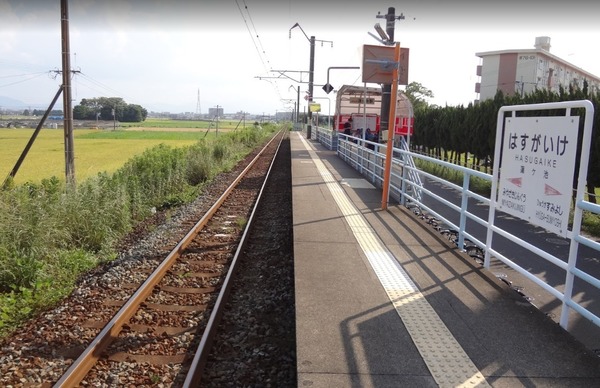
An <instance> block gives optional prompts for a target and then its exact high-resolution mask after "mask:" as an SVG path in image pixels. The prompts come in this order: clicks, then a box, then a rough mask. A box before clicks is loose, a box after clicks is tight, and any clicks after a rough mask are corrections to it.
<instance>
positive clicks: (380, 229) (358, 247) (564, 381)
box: [290, 132, 600, 388]
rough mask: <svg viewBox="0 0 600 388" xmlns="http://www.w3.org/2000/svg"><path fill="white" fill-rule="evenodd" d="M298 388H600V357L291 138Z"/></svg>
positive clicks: (349, 173) (320, 151)
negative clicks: (385, 207)
mask: <svg viewBox="0 0 600 388" xmlns="http://www.w3.org/2000/svg"><path fill="white" fill-rule="evenodd" d="M290 141H291V149H292V184H293V217H294V220H293V223H294V260H295V282H296V285H295V287H296V330H297V363H298V366H297V368H298V386H299V387H376V388H383V387H437V386H443V387H455V386H477V387H484V386H494V387H537V386H539V387H594V386H596V387H600V357H598V356H596V355H595V354H594V353H593V352H592V351H591V350H589V349H587V348H586V347H585V346H583V344H581V343H580V342H578V341H577V340H576V339H575V338H574V337H573V336H571V335H570V334H569V333H567V332H566V331H565V330H563V329H562V328H561V327H560V326H558V325H557V324H556V323H554V322H553V321H552V320H551V319H549V318H548V317H547V316H546V315H544V314H543V313H541V312H540V311H539V310H537V309H536V308H535V307H534V306H532V305H531V304H530V303H528V302H527V301H526V300H525V299H523V298H522V297H521V296H520V295H519V294H518V293H516V292H515V291H513V290H512V289H510V288H509V287H508V286H507V285H506V284H504V283H503V282H502V281H500V280H499V279H498V278H497V277H496V276H494V274H493V273H490V272H488V271H487V270H485V269H483V268H482V267H481V266H480V265H479V264H477V263H476V262H475V261H474V260H473V259H472V258H470V257H469V256H468V255H466V254H464V253H462V252H460V251H458V250H457V249H455V248H454V247H453V246H452V245H451V244H450V243H449V242H448V241H446V240H445V239H444V238H443V236H441V235H440V234H439V233H438V232H436V231H435V230H434V229H433V228H431V227H430V226H429V225H427V224H426V223H425V222H424V221H422V220H420V219H419V218H417V217H416V216H414V215H413V214H412V212H410V211H408V210H407V209H406V208H404V207H401V206H398V205H394V204H390V205H389V206H388V209H387V210H382V206H381V196H382V193H381V190H380V189H377V188H375V187H374V186H373V185H371V184H370V183H369V182H367V181H366V180H364V179H363V178H362V176H361V175H360V174H359V173H358V172H357V171H355V170H354V169H352V168H351V167H350V166H348V165H347V164H345V163H344V162H343V161H342V160H341V159H339V158H338V157H337V156H336V154H335V152H334V151H329V150H326V149H325V148H323V147H322V146H321V145H320V144H318V143H317V142H316V141H314V140H307V139H306V138H305V137H304V135H303V134H302V133H300V132H293V133H292V134H291V136H290Z"/></svg>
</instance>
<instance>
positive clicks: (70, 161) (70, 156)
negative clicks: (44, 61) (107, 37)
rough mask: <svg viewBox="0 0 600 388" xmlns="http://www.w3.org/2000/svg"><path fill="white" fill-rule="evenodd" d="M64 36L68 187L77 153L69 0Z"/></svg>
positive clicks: (62, 8) (64, 8)
mask: <svg viewBox="0 0 600 388" xmlns="http://www.w3.org/2000/svg"><path fill="white" fill-rule="evenodd" d="M60 14H61V34H62V77H63V85H62V87H63V115H64V116H63V117H64V133H65V177H66V180H67V186H71V187H73V186H75V151H74V147H73V143H74V142H73V110H72V109H71V49H70V44H69V6H68V0H61V1H60Z"/></svg>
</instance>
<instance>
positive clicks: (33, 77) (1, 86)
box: [0, 71, 49, 88]
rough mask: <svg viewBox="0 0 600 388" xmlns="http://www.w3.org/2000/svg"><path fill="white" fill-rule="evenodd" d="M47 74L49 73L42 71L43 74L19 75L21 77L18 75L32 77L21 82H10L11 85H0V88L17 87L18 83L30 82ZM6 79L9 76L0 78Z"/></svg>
mask: <svg viewBox="0 0 600 388" xmlns="http://www.w3.org/2000/svg"><path fill="white" fill-rule="evenodd" d="M48 73H49V72H47V71H44V72H41V73H32V74H21V75H19V77H22V76H26V75H32V77H29V78H26V79H22V80H19V81H15V82H11V83H8V84H3V85H0V88H4V87H8V86H13V85H17V84H20V83H23V82H27V81H31V80H32V79H35V78H38V77H40V76H42V75H44V74H48ZM8 77H10V76H5V77H0V78H8ZM15 77H17V76H15Z"/></svg>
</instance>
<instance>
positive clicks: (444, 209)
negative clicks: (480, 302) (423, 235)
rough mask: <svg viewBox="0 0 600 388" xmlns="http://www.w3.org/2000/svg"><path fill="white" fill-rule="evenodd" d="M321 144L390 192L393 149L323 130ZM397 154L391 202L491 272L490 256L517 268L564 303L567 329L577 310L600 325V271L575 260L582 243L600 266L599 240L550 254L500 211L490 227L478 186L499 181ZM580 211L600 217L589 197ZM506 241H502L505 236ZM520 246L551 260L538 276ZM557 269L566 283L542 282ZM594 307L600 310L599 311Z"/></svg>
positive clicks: (486, 201)
mask: <svg viewBox="0 0 600 388" xmlns="http://www.w3.org/2000/svg"><path fill="white" fill-rule="evenodd" d="M317 140H318V141H319V142H320V143H321V144H323V145H324V146H325V147H327V148H328V149H330V150H335V151H336V152H337V155H338V156H339V157H340V158H341V159H343V160H344V161H345V162H346V163H348V164H349V165H350V166H352V167H353V168H354V169H356V170H357V171H359V172H360V173H361V174H362V175H363V176H364V177H365V178H366V179H367V180H368V181H370V182H371V183H372V184H373V185H374V186H376V187H379V188H381V187H382V185H383V176H384V163H385V155H386V145H384V144H379V143H374V142H370V141H365V140H362V139H360V138H356V137H352V136H348V135H344V134H342V133H336V132H332V131H325V130H320V129H319V128H317ZM392 154H393V160H392V169H391V176H390V189H389V193H390V198H392V199H395V200H396V201H398V203H400V204H402V205H404V206H406V207H409V208H412V209H414V211H415V212H416V213H417V212H418V213H419V214H426V215H427V217H426V218H427V219H428V220H429V221H430V223H433V224H434V226H435V227H436V229H438V230H439V231H440V232H442V233H446V234H448V236H450V237H452V241H454V242H455V243H456V245H457V247H459V248H460V249H462V250H465V251H467V252H468V253H469V254H470V255H471V256H473V257H477V258H478V261H479V262H480V263H481V264H482V265H484V266H485V267H486V268H487V269H490V260H485V259H484V258H485V257H486V256H488V257H489V256H490V255H492V256H493V258H494V259H497V260H500V261H501V262H503V263H504V264H506V265H507V266H509V267H511V268H513V269H514V270H515V271H516V272H518V273H520V274H522V275H523V276H525V277H526V278H528V279H529V280H531V281H533V282H534V283H536V284H537V285H539V286H540V287H542V288H543V289H544V290H546V291H547V292H549V293H550V294H551V295H553V296H554V297H555V298H557V299H558V300H560V301H561V302H562V304H563V306H562V311H561V319H560V322H559V323H560V325H561V326H562V327H563V328H565V329H567V328H568V318H567V317H568V313H569V309H572V310H574V311H576V312H577V313H579V314H581V315H582V316H583V317H585V318H586V319H588V320H590V321H591V322H592V323H594V324H595V325H596V326H599V327H600V318H599V315H598V314H600V307H598V305H597V301H598V300H600V273H596V269H597V267H591V269H590V267H589V266H588V267H587V269H586V267H585V266H584V260H582V259H581V256H583V255H584V254H581V252H580V255H579V261H578V260H577V259H575V260H573V259H571V260H569V257H571V256H572V255H573V253H575V254H576V255H577V246H578V245H579V244H581V245H583V246H585V247H587V248H589V249H591V253H590V252H589V251H588V252H587V253H585V255H587V256H590V255H591V256H592V257H595V258H596V260H597V259H598V258H599V257H600V254H599V253H600V244H599V243H598V242H596V241H594V240H592V239H590V238H588V237H586V236H584V235H583V234H581V233H580V231H579V230H576V231H574V232H572V233H571V235H570V236H569V237H568V238H567V239H566V241H565V242H564V244H569V245H570V249H569V252H568V253H566V254H563V255H560V256H559V255H557V254H553V253H550V252H547V251H546V250H544V247H543V246H537V245H535V244H534V243H532V242H529V241H527V237H525V236H524V235H523V234H522V233H520V232H518V234H515V233H513V230H514V225H515V224H514V222H515V221H514V220H512V221H510V222H508V221H505V220H503V218H506V217H505V216H504V215H503V214H502V213H501V212H496V214H495V216H494V217H493V219H492V223H490V222H489V221H490V218H489V214H490V213H489V209H490V204H491V202H490V198H488V197H487V196H483V195H481V194H478V193H476V192H474V191H472V190H471V189H470V188H471V187H473V185H472V182H473V180H474V179H480V180H482V181H484V182H487V183H488V184H491V182H492V180H493V176H492V175H490V174H487V173H484V172H481V171H477V170H474V169H471V168H466V167H462V166H459V165H456V164H453V163H448V162H445V161H441V160H439V159H436V158H432V157H429V156H426V155H422V154H419V153H415V152H411V151H409V150H408V148H407V147H402V148H394V149H393V152H392ZM415 161H417V162H416V163H415ZM426 164H428V165H429V166H434V167H435V168H438V169H439V168H444V169H446V170H447V171H452V172H455V174H456V175H458V176H462V185H458V184H455V183H452V182H450V181H448V180H445V179H442V178H440V177H438V176H437V175H434V174H431V173H428V172H427V171H425V170H424V169H423V168H419V167H418V166H423V165H426ZM422 181H423V182H425V183H423V182H422ZM576 209H579V210H577V211H578V212H583V211H586V212H590V213H593V214H596V215H598V214H600V206H599V205H596V204H593V203H590V202H589V201H586V200H584V199H583V196H581V198H579V199H578V200H577V203H576ZM424 218H425V217H424ZM508 218H510V217H508ZM511 222H512V223H511ZM519 227H522V228H525V229H527V230H529V232H530V233H531V234H532V235H535V234H536V233H539V230H538V229H539V228H538V229H535V228H534V227H533V226H532V225H530V224H527V223H526V222H524V221H523V222H522V223H521V224H520V226H519ZM491 235H496V238H495V239H494V244H491V243H490V244H487V243H488V240H489V241H492V240H491V238H490V236H491ZM500 236H501V237H502V238H499V237H500ZM515 246H518V247H521V248H524V249H526V250H527V251H528V252H529V254H528V255H526V256H531V257H536V258H537V257H540V258H543V259H544V260H545V262H544V264H540V265H543V268H542V269H540V270H537V271H533V270H532V268H529V266H528V265H524V264H523V263H522V262H521V261H520V259H519V258H515V257H513V256H512V253H511V252H513V251H514V247H515ZM486 253H487V254H486ZM521 259H522V258H521ZM538 262H539V260H538ZM550 266H556V267H557V268H558V269H560V270H562V275H560V276H558V280H556V278H554V279H553V280H548V278H544V277H541V276H539V274H540V273H545V272H546V271H549V267H550ZM534 272H535V273H534ZM594 305H595V307H593V306H594ZM594 309H595V311H592V310H594Z"/></svg>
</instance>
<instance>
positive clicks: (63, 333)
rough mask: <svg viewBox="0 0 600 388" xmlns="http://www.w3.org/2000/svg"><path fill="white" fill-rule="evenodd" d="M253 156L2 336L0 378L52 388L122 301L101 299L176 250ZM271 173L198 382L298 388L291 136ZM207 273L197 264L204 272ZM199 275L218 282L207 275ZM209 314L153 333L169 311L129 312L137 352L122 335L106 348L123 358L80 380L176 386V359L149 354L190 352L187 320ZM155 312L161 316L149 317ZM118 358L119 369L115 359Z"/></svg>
mask: <svg viewBox="0 0 600 388" xmlns="http://www.w3.org/2000/svg"><path fill="white" fill-rule="evenodd" d="M252 157H253V155H250V156H249V157H248V158H247V159H246V160H245V161H243V162H241V163H240V164H239V165H238V167H237V168H236V169H235V171H232V172H231V173H228V174H223V175H221V176H219V177H218V178H217V179H216V180H215V182H214V183H213V184H212V185H211V186H210V187H209V188H208V189H207V191H206V192H205V194H204V195H203V196H201V197H200V198H198V199H197V200H196V201H195V202H194V203H192V204H190V205H189V206H185V207H183V208H181V209H178V210H177V211H176V212H175V213H173V214H169V215H165V214H158V215H156V216H155V218H154V219H153V226H149V227H147V228H145V229H144V228H140V229H139V230H138V231H136V232H135V233H133V234H132V235H131V236H129V238H128V239H127V241H126V242H124V244H123V247H122V251H121V254H120V257H119V259H118V260H116V261H115V262H113V263H111V264H110V265H107V266H105V267H104V268H101V269H98V270H96V271H95V272H94V273H92V274H89V276H87V277H86V278H85V279H83V280H82V281H81V284H80V286H79V287H78V289H77V290H75V291H74V292H73V293H72V295H71V296H70V297H69V298H68V299H67V300H66V301H65V302H64V303H63V304H61V305H60V306H58V307H57V308H55V309H54V310H52V311H49V312H47V313H45V314H42V315H41V316H40V317H37V318H36V319H34V320H32V321H31V322H29V323H28V324H27V325H25V326H24V327H23V328H22V329H21V330H19V331H17V332H15V333H14V334H13V335H11V336H10V337H9V338H6V339H5V340H4V341H3V342H2V343H1V344H0V385H2V386H7V387H8V386H13V387H20V386H51V385H52V384H53V383H55V382H56V381H58V379H59V378H60V377H61V376H62V374H63V373H64V372H65V370H66V369H67V368H68V367H69V365H71V364H72V363H73V361H74V359H75V358H77V357H78V355H79V354H80V353H81V352H82V351H83V349H84V348H85V347H86V346H87V344H88V343H90V341H92V340H93V338H94V337H95V336H96V334H97V333H98V331H99V329H98V326H99V325H98V324H93V322H94V321H96V322H102V321H107V320H109V319H110V317H111V316H112V315H113V314H114V312H115V311H116V310H117V309H118V308H119V304H118V303H115V302H107V300H113V301H114V300H115V299H116V300H119V299H121V298H122V297H121V296H119V295H120V293H127V291H126V290H127V289H129V292H131V289H132V288H135V287H134V286H132V284H135V283H136V282H138V283H139V282H140V279H143V278H144V276H145V275H147V273H148V272H149V271H150V272H151V271H152V268H153V267H155V266H156V262H157V261H158V260H160V259H161V258H163V257H164V256H166V255H167V254H168V253H169V252H170V251H171V250H172V248H173V247H174V246H175V245H176V244H177V242H178V241H179V239H181V238H182V237H183V236H184V235H185V234H186V233H187V232H188V231H189V229H190V225H193V224H194V223H195V222H196V221H197V220H198V219H199V218H201V217H202V215H203V214H204V213H205V212H206V211H207V210H208V208H210V206H211V205H212V203H213V202H214V201H215V200H216V198H218V197H219V196H220V195H221V193H222V191H223V189H224V188H225V187H227V186H228V185H229V183H230V182H232V181H233V179H235V177H236V176H237V173H239V171H241V169H243V167H245V165H246V163H247V162H248V160H250V159H251V158H252ZM272 176H273V178H272V179H271V180H269V181H268V182H267V185H266V187H265V193H264V195H263V197H264V202H265V204H263V205H261V207H260V208H259V209H258V211H257V215H256V221H255V223H254V225H255V226H254V227H253V228H252V229H251V230H250V231H249V236H248V237H249V243H248V244H247V245H246V248H245V251H244V252H243V254H242V255H241V259H240V269H239V270H238V273H239V275H241V276H240V277H239V279H238V280H236V281H235V282H234V284H233V287H232V291H231V296H230V303H229V304H228V308H227V309H226V311H225V313H224V314H223V318H222V321H221V327H220V329H221V330H220V332H219V334H218V335H217V338H216V339H215V340H214V342H213V345H214V346H213V351H212V353H211V355H210V357H209V358H208V362H207V364H206V370H205V374H204V376H205V377H204V378H203V384H202V386H240V385H242V386H273V387H275V386H277V387H280V386H295V385H296V381H295V332H294V295H293V263H292V236H291V234H292V232H291V230H292V227H291V224H292V220H291V183H290V179H291V177H290V154H289V138H288V137H287V136H286V138H285V139H284V141H283V143H282V145H281V152H280V154H279V155H278V157H277V160H276V161H275V163H274V167H273V171H272ZM254 179H258V178H254ZM150 230H152V232H149V231H150ZM213 232H214V231H213ZM215 234H221V235H222V234H224V233H213V236H214V235H215ZM221 237H222V236H221ZM217 261H218V260H217ZM217 266H218V263H217ZM206 270H207V269H206V268H203V269H198V268H196V269H194V270H193V271H195V272H202V271H204V272H205V273H206V272H207V271H206ZM180 272H181V271H180ZM204 278H206V279H208V282H211V281H214V279H213V277H212V276H204ZM210 279H213V280H210ZM218 282H219V281H216V283H218ZM213 285H216V284H213ZM204 286H207V285H204ZM164 291H165V290H162V291H161V292H159V293H158V294H157V295H156V297H157V298H159V300H154V301H153V303H155V304H162V305H168V304H169V296H168V295H167V294H168V291H166V292H164ZM161 298H162V299H161ZM207 304H209V303H207ZM206 315H207V314H206V313H205V312H204V311H194V312H191V313H189V314H188V317H187V318H186V319H187V320H188V321H189V323H188V324H187V325H185V324H184V325H183V326H184V327H183V328H184V329H183V330H182V326H181V325H182V324H181V322H180V321H178V323H177V325H178V326H180V330H173V331H168V330H167V331H162V332H160V333H159V334H158V335H157V334H156V331H157V330H155V329H157V328H159V327H163V326H169V325H170V318H169V314H167V313H164V312H162V313H156V312H149V311H144V312H143V313H138V314H136V316H135V317H134V318H133V319H135V320H137V322H136V323H135V324H132V325H128V327H127V330H126V333H125V335H123V336H120V338H119V339H120V340H123V341H124V342H133V343H136V344H137V345H136V346H137V347H136V350H135V351H133V352H132V351H131V350H123V349H124V348H122V344H123V342H121V343H120V344H121V345H117V346H115V347H114V348H112V350H110V349H109V350H110V354H112V355H113V356H115V355H119V357H113V358H121V361H118V360H111V359H110V356H103V357H102V359H101V363H100V365H101V367H100V368H99V369H96V370H94V369H93V370H92V371H91V373H92V375H94V376H96V378H95V379H90V381H87V380H84V381H82V383H81V385H82V386H106V387H110V386H137V387H140V386H162V387H176V386H181V382H182V378H183V377H184V374H183V370H182V367H181V366H180V364H177V363H175V362H171V361H172V359H169V358H168V357H166V358H162V359H161V358H160V357H152V356H155V355H160V354H162V353H161V351H162V349H160V348H161V347H163V346H164V344H165V343H166V342H169V343H175V347H176V348H177V346H179V350H178V351H177V354H179V356H181V357H182V358H189V354H190V352H192V353H193V351H195V346H196V345H197V344H196V343H194V339H193V338H192V337H193V335H192V334H191V333H190V330H185V326H187V327H188V328H189V327H193V326H201V325H202V322H203V319H204V318H205V317H206ZM157 316H158V317H160V320H159V321H157V320H156V319H155V318H156V317H157ZM136 325H138V326H136ZM144 332H153V333H154V334H155V336H154V338H152V339H148V338H146V337H144V338H146V339H143V338H142V337H141V336H142V335H143V334H144ZM132 353H135V354H133V355H131V354H132ZM128 354H129V355H128ZM177 354H175V356H176V355H177ZM182 355H183V356H182ZM170 356H173V354H170ZM169 360H171V361H169ZM117 361H118V366H115V364H114V363H115V362H117Z"/></svg>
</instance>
